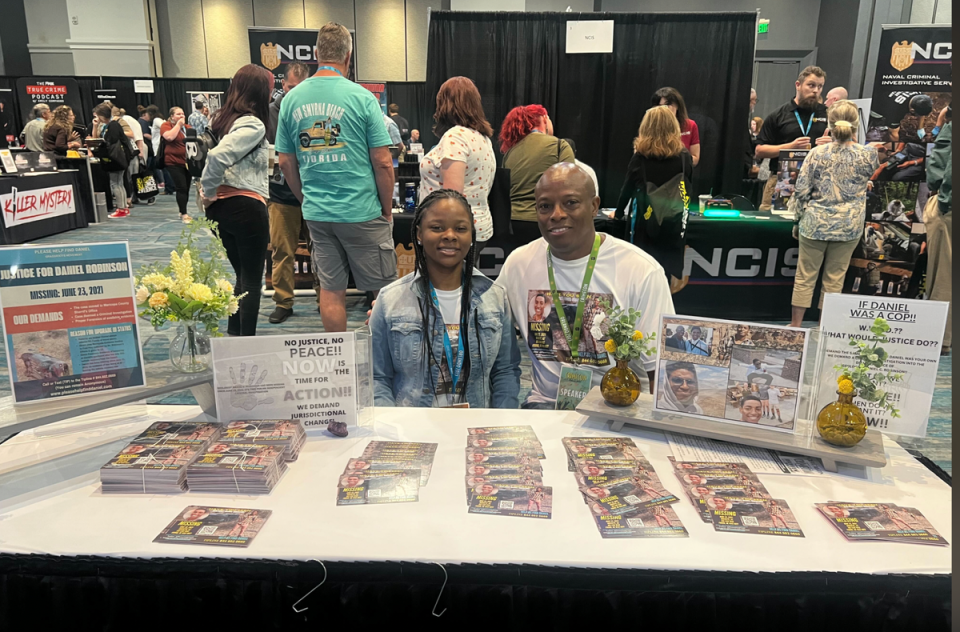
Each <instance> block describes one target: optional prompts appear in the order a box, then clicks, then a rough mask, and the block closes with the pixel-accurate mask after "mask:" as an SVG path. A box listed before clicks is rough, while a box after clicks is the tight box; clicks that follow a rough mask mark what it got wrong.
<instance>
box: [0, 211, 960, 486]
mask: <svg viewBox="0 0 960 632" xmlns="http://www.w3.org/2000/svg"><path fill="white" fill-rule="evenodd" d="M189 208H190V212H191V213H195V212H196V206H195V204H194V202H193V199H192V198H191V201H190V207H189ZM181 226H182V225H181V223H180V219H179V216H178V214H177V209H176V203H175V202H174V199H173V196H163V195H161V196H159V198H158V200H157V203H156V204H155V205H153V206H134V207H133V210H132V213H131V216H130V217H128V218H125V219H119V220H109V221H108V222H106V223H105V224H94V225H91V226H89V227H88V228H86V229H81V230H75V231H72V232H68V233H63V234H60V235H54V236H52V237H48V238H46V239H42V240H40V241H39V242H37V243H44V244H67V243H90V242H97V241H121V240H129V241H130V249H131V257H132V260H133V269H134V270H137V269H139V267H140V266H141V265H143V264H147V263H151V262H154V261H166V260H168V258H169V256H170V251H171V250H172V248H173V247H174V246H176V243H177V238H178V237H179V235H180V229H181ZM231 281H233V279H231ZM273 308H274V303H273V301H272V300H271V299H269V298H263V299H261V302H260V322H259V325H258V333H261V334H275V333H276V334H293V333H312V332H317V331H323V325H322V324H321V322H320V315H319V314H318V313H317V309H316V302H315V299H314V298H313V297H298V298H297V299H296V304H295V307H294V315H293V316H292V317H291V318H289V319H288V320H287V321H286V322H285V323H282V324H280V325H271V324H270V323H268V322H267V317H268V316H269V314H270V313H271V312H272V311H273ZM347 309H348V318H349V325H348V326H349V327H350V328H351V329H353V328H356V327H359V326H361V325H362V324H363V321H364V320H365V318H366V309H365V306H364V299H363V297H359V296H357V297H349V296H348V298H347ZM718 316H722V315H721V314H718ZM141 322H142V325H141V338H142V342H143V349H144V357H145V359H146V361H147V362H156V361H161V360H165V359H167V358H168V357H169V341H170V339H171V338H172V336H173V333H172V330H171V328H170V327H169V326H168V327H165V328H164V329H163V330H161V331H159V332H157V331H154V330H153V328H152V327H150V324H149V323H147V322H144V321H141ZM777 324H785V323H777ZM805 324H808V325H813V324H814V323H805ZM223 329H226V323H224V324H223ZM3 340H5V338H4V339H3ZM2 344H3V341H2V340H0V345H2ZM522 369H523V374H522V376H521V387H522V391H521V397H524V396H525V395H526V393H527V391H528V390H529V388H530V362H529V360H528V357H527V354H523V364H522ZM951 385H952V381H951V365H950V358H949V357H947V358H945V359H941V362H940V368H939V371H938V374H937V389H936V392H935V394H934V399H933V409H932V410H931V412H930V422H929V428H928V432H927V435H928V436H927V438H926V439H922V440H917V439H911V440H909V441H904V443H905V444H906V445H907V446H908V447H913V448H917V449H919V450H921V451H922V452H923V453H924V454H925V455H926V456H928V457H929V458H930V459H931V460H933V461H934V462H936V463H937V464H938V465H939V466H940V467H942V468H944V469H945V470H947V471H948V472H952V451H951V430H952V429H951V413H952V402H951ZM9 394H10V382H9V377H8V371H7V365H6V355H5V354H2V353H0V395H9ZM151 403H166V404H193V403H195V402H194V400H193V397H192V396H191V395H190V393H189V391H188V392H185V393H181V394H175V395H171V396H168V397H165V398H162V399H158V400H156V401H152V402H151Z"/></svg>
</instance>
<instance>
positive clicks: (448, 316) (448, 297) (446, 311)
mask: <svg viewBox="0 0 960 632" xmlns="http://www.w3.org/2000/svg"><path fill="white" fill-rule="evenodd" d="M434 292H436V293H437V305H439V306H440V315H441V316H442V317H443V324H444V327H446V330H447V336H449V337H450V345H451V347H452V351H453V361H454V363H456V361H457V343H458V342H459V340H460V311H461V306H462V302H461V300H460V299H461V297H462V295H463V287H462V286H461V287H458V288H457V289H455V290H437V289H434ZM439 362H440V381H439V383H438V384H437V390H436V396H437V398H436V403H437V405H438V406H451V405H453V404H454V403H456V402H455V398H454V397H453V371H452V368H451V367H450V366H448V365H447V356H446V353H444V355H443V357H442V358H439Z"/></svg>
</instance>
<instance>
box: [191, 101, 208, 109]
mask: <svg viewBox="0 0 960 632" xmlns="http://www.w3.org/2000/svg"><path fill="white" fill-rule="evenodd" d="M205 105H206V103H204V102H203V101H194V102H193V107H194V109H196V110H202V109H203V106H205Z"/></svg>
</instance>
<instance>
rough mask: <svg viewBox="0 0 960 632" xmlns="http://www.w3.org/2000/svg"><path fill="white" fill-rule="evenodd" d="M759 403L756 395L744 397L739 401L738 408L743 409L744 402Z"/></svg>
mask: <svg viewBox="0 0 960 632" xmlns="http://www.w3.org/2000/svg"><path fill="white" fill-rule="evenodd" d="M759 401H760V398H759V397H757V396H756V395H744V396H743V398H741V399H740V404H739V406H740V408H743V405H744V404H745V403H746V402H759Z"/></svg>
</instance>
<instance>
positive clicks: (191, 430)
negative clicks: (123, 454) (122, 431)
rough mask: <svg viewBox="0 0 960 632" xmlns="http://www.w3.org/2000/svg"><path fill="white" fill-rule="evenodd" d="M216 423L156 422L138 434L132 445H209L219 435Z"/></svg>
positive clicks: (218, 426)
mask: <svg viewBox="0 0 960 632" xmlns="http://www.w3.org/2000/svg"><path fill="white" fill-rule="evenodd" d="M220 430H221V427H220V424H218V423H216V422H212V421H210V422H208V421H201V422H180V421H158V422H156V423H154V424H151V425H150V427H149V428H147V429H146V430H144V431H143V432H141V433H140V435H139V436H138V437H137V438H136V439H134V440H133V442H132V443H147V444H149V445H164V444H174V445H202V446H206V445H209V444H210V442H211V441H213V440H214V439H215V438H216V437H217V436H218V435H219V434H220Z"/></svg>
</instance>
